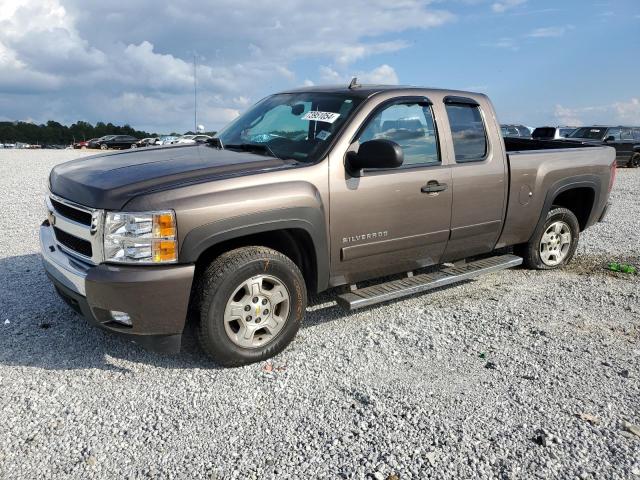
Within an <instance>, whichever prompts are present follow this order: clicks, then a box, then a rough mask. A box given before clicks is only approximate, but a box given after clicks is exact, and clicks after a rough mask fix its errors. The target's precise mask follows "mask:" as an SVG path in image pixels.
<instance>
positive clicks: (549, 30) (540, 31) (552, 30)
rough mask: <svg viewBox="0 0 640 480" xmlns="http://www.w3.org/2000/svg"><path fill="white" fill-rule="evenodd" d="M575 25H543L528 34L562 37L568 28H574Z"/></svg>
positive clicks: (533, 36)
mask: <svg viewBox="0 0 640 480" xmlns="http://www.w3.org/2000/svg"><path fill="white" fill-rule="evenodd" d="M574 28H575V27H574V26H573V25H565V26H562V27H542V28H536V29H535V30H532V31H531V32H529V33H528V34H527V37H531V38H557V37H562V36H563V35H564V34H565V33H566V32H567V31H568V30H572V29H574Z"/></svg>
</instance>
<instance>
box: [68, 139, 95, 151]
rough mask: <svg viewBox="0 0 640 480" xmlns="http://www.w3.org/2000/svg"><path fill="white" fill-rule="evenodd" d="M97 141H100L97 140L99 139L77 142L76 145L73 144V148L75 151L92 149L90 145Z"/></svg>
mask: <svg viewBox="0 0 640 480" xmlns="http://www.w3.org/2000/svg"><path fill="white" fill-rule="evenodd" d="M96 140H99V139H97V138H91V139H89V140H82V141H80V142H76V143H74V144H73V148H75V149H79V148H80V149H83V148H90V147H89V143H91V142H95V141H96Z"/></svg>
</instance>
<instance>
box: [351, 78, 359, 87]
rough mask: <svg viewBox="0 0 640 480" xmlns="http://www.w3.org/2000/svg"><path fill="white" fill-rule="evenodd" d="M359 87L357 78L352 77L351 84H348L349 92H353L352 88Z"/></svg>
mask: <svg viewBox="0 0 640 480" xmlns="http://www.w3.org/2000/svg"><path fill="white" fill-rule="evenodd" d="M359 86H360V85H358V77H353V78H352V79H351V83H350V84H349V90H353V89H354V88H358V87H359Z"/></svg>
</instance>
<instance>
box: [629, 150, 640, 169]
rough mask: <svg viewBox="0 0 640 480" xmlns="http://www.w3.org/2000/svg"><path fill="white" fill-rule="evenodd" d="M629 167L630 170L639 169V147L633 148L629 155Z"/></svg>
mask: <svg viewBox="0 0 640 480" xmlns="http://www.w3.org/2000/svg"><path fill="white" fill-rule="evenodd" d="M630 164H631V165H629V166H630V167H631V168H638V167H640V145H636V146H635V147H633V154H632V155H631V161H630Z"/></svg>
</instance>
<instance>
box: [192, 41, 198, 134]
mask: <svg viewBox="0 0 640 480" xmlns="http://www.w3.org/2000/svg"><path fill="white" fill-rule="evenodd" d="M193 133H198V79H197V71H196V54H195V53H194V54H193Z"/></svg>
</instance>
